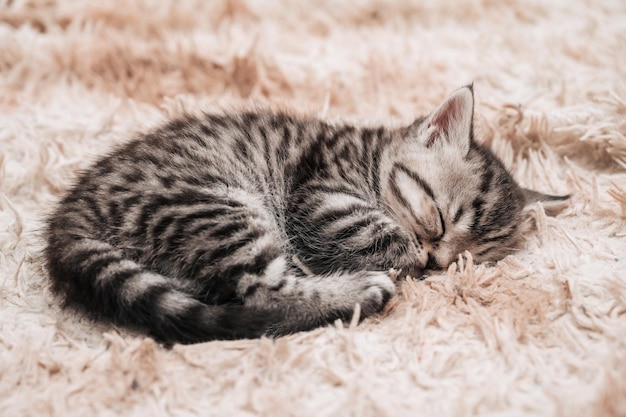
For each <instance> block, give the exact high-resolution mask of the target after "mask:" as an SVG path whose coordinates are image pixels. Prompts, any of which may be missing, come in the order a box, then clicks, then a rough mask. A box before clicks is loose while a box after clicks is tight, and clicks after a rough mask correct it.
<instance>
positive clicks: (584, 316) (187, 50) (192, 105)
mask: <svg viewBox="0 0 626 417" xmlns="http://www.w3.org/2000/svg"><path fill="white" fill-rule="evenodd" d="M625 76H626V2H624V1H623V0H614V1H611V0H606V1H602V2H600V1H592V0H568V1H566V0H563V1H558V0H551V1H550V0H548V1H544V0H527V1H522V0H515V1H508V2H501V1H489V0H459V1H426V0H423V1H419V0H407V1H393V2H392V1H382V0H357V1H332V0H322V1H320V0H306V1H298V2H296V1H293V2H287V1H284V2H281V1H278V0H250V1H243V0H223V1H222V0H216V1H204V0H196V1H193V0H189V1H188V0H153V1H149V0H136V1H127V0H111V1H91V2H90V1H70V0H67V1H62V0H13V1H11V0H4V1H2V2H1V4H0V109H1V110H0V190H1V192H0V415H2V416H7V417H8V416H38V417H41V416H48V415H53V416H95V415H101V416H106V415H117V414H120V415H137V416H163V415H175V416H190V415H215V416H253V415H264V416H299V417H302V416H394V417H395V416H412V417H413V416H469V415H489V416H496V415H506V416H515V415H520V416H521V415H523V416H618V415H621V416H624V415H626V239H625V237H626V227H625V221H626V137H625V135H626V84H625V78H626V77H625ZM470 81H473V82H474V86H475V92H476V100H477V107H476V117H477V121H476V124H477V129H478V133H479V137H480V140H482V141H484V142H487V143H489V144H490V145H491V147H492V148H493V149H494V150H495V151H496V152H497V153H498V155H500V156H501V157H502V158H503V160H504V161H505V163H506V165H507V166H508V167H509V168H510V169H511V172H512V173H513V174H514V176H515V177H516V178H517V179H518V180H519V182H520V183H522V184H523V185H524V186H528V187H534V188H536V189H539V190H541V191H544V192H551V193H555V194H558V193H571V195H572V197H571V200H570V201H569V202H568V203H567V204H566V205H565V206H564V207H561V208H560V209H559V210H558V211H556V212H554V213H546V210H545V209H544V208H543V207H542V206H540V205H535V206H533V207H531V209H530V210H529V211H528V216H529V221H531V222H532V223H533V224H534V225H535V227H534V228H533V231H532V233H529V234H528V236H527V240H526V244H525V247H524V248H523V250H521V251H520V252H519V253H517V254H515V255H514V256H510V257H508V258H506V259H504V260H503V261H501V262H499V263H498V264H497V265H495V266H484V265H475V264H473V263H472V261H471V259H462V260H460V261H459V262H457V263H456V264H454V265H452V266H451V267H450V269H449V270H447V271H443V272H442V273H440V274H437V275H433V276H429V277H427V278H426V279H424V280H422V281H412V280H402V282H401V283H400V285H399V286H400V291H399V294H398V296H397V297H395V298H394V299H393V300H392V302H391V303H390V305H389V308H387V309H386V310H385V312H384V313H382V314H380V315H378V316H376V317H374V318H371V319H368V320H365V321H364V322H363V323H361V324H359V325H356V324H355V323H352V324H349V323H346V324H341V323H336V325H334V326H328V327H325V328H321V329H318V330H315V331H311V332H306V333H300V334H295V335H292V336H289V337H284V338H280V339H277V340H270V339H260V340H244V341H235V342H212V343H204V344H199V345H194V346H174V347H173V348H171V349H166V348H164V347H162V346H159V345H158V344H156V343H155V342H154V341H153V340H151V339H150V338H147V337H145V336H143V335H141V334H138V333H136V332H133V331H131V330H128V329H119V328H114V327H112V326H111V325H108V324H104V323H97V322H94V321H92V320H90V319H88V318H86V317H84V316H82V315H81V314H78V313H76V312H74V311H66V310H63V309H61V308H60V306H59V300H57V299H56V298H55V297H54V296H53V295H52V293H51V291H50V289H49V285H48V283H47V280H46V274H45V271H44V269H43V268H42V264H41V255H40V251H41V248H42V243H41V239H40V231H41V228H42V224H43V223H42V219H43V218H44V216H45V214H46V212H48V211H49V210H50V208H51V207H52V205H53V204H54V202H55V201H56V200H57V199H58V198H59V196H60V195H61V193H62V192H63V190H64V188H65V187H66V186H67V185H68V184H69V183H70V182H71V181H72V179H73V178H74V176H75V175H76V172H77V170H79V169H81V168H84V167H86V166H87V165H88V164H89V163H90V161H92V160H93V158H94V157H95V156H96V155H98V154H100V153H101V152H105V151H106V150H108V149H110V148H111V147H112V146H114V145H115V144H118V143H122V142H124V141H125V140H128V138H130V136H131V135H132V134H133V132H137V131H141V130H143V129H146V128H148V127H151V126H154V125H155V124H157V123H159V122H160V121H162V120H164V119H165V118H166V117H168V116H170V115H173V114H178V113H180V112H181V111H184V110H186V111H192V112H193V111H199V110H215V109H228V108H238V107H241V106H254V105H267V106H270V107H289V108H292V109H295V111H298V112H308V113H318V114H322V115H324V116H325V117H329V118H338V117H341V118H350V119H355V120H365V121H370V120H378V121H389V122H397V121H407V120H410V119H411V118H412V117H414V116H415V115H417V114H421V113H424V112H426V111H428V110H429V109H431V108H433V107H434V106H435V105H436V104H437V103H438V102H440V101H441V100H442V99H443V98H444V96H445V95H446V94H447V93H449V92H451V91H453V90H454V89H456V88H457V87H459V86H460V85H463V84H465V83H467V82H470Z"/></svg>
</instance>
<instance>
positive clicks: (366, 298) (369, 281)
mask: <svg viewBox="0 0 626 417" xmlns="http://www.w3.org/2000/svg"><path fill="white" fill-rule="evenodd" d="M361 288H362V290H361V297H360V300H358V301H357V302H358V303H359V304H360V305H361V311H362V312H363V315H364V316H367V315H369V314H373V313H376V312H378V311H380V310H382V309H383V307H384V306H385V304H387V301H389V299H390V298H391V297H392V296H393V295H394V294H395V293H396V285H395V284H394V282H393V281H392V279H391V278H390V277H389V273H388V272H377V271H376V272H374V271H366V272H363V276H362V277H361Z"/></svg>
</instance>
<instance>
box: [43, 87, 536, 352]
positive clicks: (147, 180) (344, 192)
mask: <svg viewBox="0 0 626 417" xmlns="http://www.w3.org/2000/svg"><path fill="white" fill-rule="evenodd" d="M472 112H473V97H472V92H471V88H468V87H466V88H464V89H461V90H459V91H457V92H456V93H455V94H453V95H452V96H451V97H450V98H448V99H447V100H446V102H444V103H443V104H442V106H441V107H440V108H439V109H437V110H436V111H435V112H434V113H433V114H432V115H431V116H429V117H427V118H422V119H419V120H417V121H416V122H415V123H414V124H412V125H411V126H409V127H404V128H386V127H358V126H352V125H347V124H331V123H327V122H324V121H321V120H317V119H308V118H301V117H295V116H291V115H288V114H285V113H271V112H262V111H251V112H240V113H236V114H229V115H211V114H206V115H203V116H200V117H194V116H187V117H184V118H181V119H178V120H175V121H172V122H170V123H169V124H167V125H165V126H162V127H160V128H158V129H156V130H154V131H152V132H150V133H147V134H146V135H144V136H142V137H140V138H137V139H135V140H133V141H131V142H129V143H128V144H126V145H125V146H123V147H121V148H119V149H117V150H115V151H114V152H112V153H111V154H109V155H107V156H105V157H103V158H102V159H100V160H99V161H98V162H97V163H95V164H94V165H93V166H92V167H91V168H89V169H88V170H86V171H85V172H83V173H82V175H80V176H79V178H78V180H77V182H76V184H75V185H74V186H73V187H72V188H71V189H70V190H69V192H68V193H67V195H66V196H65V197H64V198H63V199H62V200H61V202H60V203H59V205H58V207H57V209H56V211H55V212H54V213H53V214H52V215H51V216H50V217H49V219H48V228H47V248H46V252H45V255H46V259H47V268H48V271H49V275H50V277H51V279H52V281H53V283H54V288H55V289H56V291H57V292H58V293H60V294H62V295H63V296H64V297H65V298H66V301H67V302H68V303H70V304H72V305H78V306H81V307H82V308H84V309H85V310H86V311H88V312H89V313H91V314H93V315H94V316H96V317H100V318H106V319H110V320H112V321H113V322H115V323H119V324H123V325H133V326H140V327H143V328H145V329H147V330H148V331H149V332H150V334H151V335H152V336H154V337H155V338H157V339H159V340H161V341H164V342H181V343H193V342H200V341H206V340H212V339H231V338H248V337H258V336H261V335H272V336H276V335H282V334H286V333H290V332H294V331H298V330H305V329H310V328H313V327H316V326H320V325H323V324H325V323H329V322H332V321H333V320H336V319H338V318H339V319H346V318H350V317H351V316H352V314H353V311H354V308H355V305H356V304H357V303H358V304H360V306H361V311H362V317H365V316H367V315H370V314H372V313H375V312H376V311H379V310H380V309H381V308H382V307H383V306H384V305H385V303H386V301H387V300H388V299H389V298H390V297H391V296H392V295H393V294H394V292H395V286H394V283H393V282H392V280H391V279H390V277H389V276H388V273H387V271H388V270H389V269H390V268H396V269H401V270H403V271H404V272H408V273H411V274H413V275H414V276H421V275H422V274H423V271H424V270H425V269H426V268H430V267H442V266H445V265H447V264H448V263H449V262H451V261H452V260H453V259H454V257H455V256H456V255H457V254H458V253H460V252H462V251H463V250H470V251H472V252H473V253H474V254H475V255H476V257H477V258H478V259H481V260H495V259H499V258H500V257H502V256H504V255H505V254H507V253H509V251H510V250H513V249H514V248H515V247H517V244H518V243H519V240H520V237H519V232H518V225H519V223H520V213H521V210H522V207H523V205H524V194H523V191H522V190H521V189H520V188H519V187H518V186H517V185H516V184H515V182H514V181H513V179H512V178H511V177H510V175H509V174H508V173H507V172H506V170H505V169H504V167H503V166H502V164H501V163H500V162H499V161H498V160H497V158H496V157H495V156H494V155H493V154H492V153H491V152H490V151H489V150H487V149H486V148H484V147H482V146H481V145H479V144H477V143H476V142H475V141H474V140H473V138H472V131H471V126H472Z"/></svg>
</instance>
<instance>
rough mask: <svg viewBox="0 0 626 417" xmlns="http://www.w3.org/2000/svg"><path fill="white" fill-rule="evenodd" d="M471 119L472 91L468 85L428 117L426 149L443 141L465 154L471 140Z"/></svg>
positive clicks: (451, 95)
mask: <svg viewBox="0 0 626 417" xmlns="http://www.w3.org/2000/svg"><path fill="white" fill-rule="evenodd" d="M473 118H474V91H473V88H472V86H471V85H468V86H465V87H462V88H459V89H458V90H456V91H455V92H454V93H452V94H450V96H449V97H448V98H446V100H445V101H444V102H443V103H442V104H441V105H440V106H439V107H438V108H437V110H435V111H434V112H433V113H432V114H431V115H430V116H429V117H428V119H427V120H426V121H427V123H428V125H427V126H428V127H427V128H426V142H425V145H426V147H430V146H432V145H433V144H435V143H436V142H437V141H440V140H445V141H447V142H448V143H450V144H451V145H455V146H457V147H459V148H460V149H461V150H462V151H464V153H467V152H468V151H469V146H470V142H471V140H472V126H473Z"/></svg>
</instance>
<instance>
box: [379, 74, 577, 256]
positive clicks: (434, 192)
mask: <svg viewBox="0 0 626 417" xmlns="http://www.w3.org/2000/svg"><path fill="white" fill-rule="evenodd" d="M473 113H474V95H473V91H472V87H471V86H468V87H463V88H461V89H459V90H457V91H455V92H454V93H453V94H451V95H450V96H449V97H448V98H447V99H446V100H445V101H444V102H443V103H442V104H441V105H440V106H439V107H438V108H437V109H436V110H435V111H434V112H433V113H432V114H430V115H429V116H428V117H425V118H422V119H418V120H417V121H416V122H414V123H413V124H412V125H411V126H410V127H408V128H406V129H403V131H402V132H403V133H402V136H403V139H402V141H401V142H402V143H401V144H400V145H399V146H398V148H397V149H396V151H395V152H394V153H395V156H394V161H393V163H392V165H391V166H390V170H389V173H388V181H387V183H386V184H387V185H386V187H385V189H384V201H385V204H386V206H387V209H388V210H389V213H390V215H391V216H392V217H393V218H394V219H395V220H396V221H397V222H398V223H400V224H401V225H403V226H404V228H405V229H407V230H408V231H409V232H410V233H411V234H412V235H413V236H414V239H415V241H416V244H417V247H418V253H417V259H418V261H419V263H420V264H421V265H420V266H423V267H425V268H441V267H445V266H447V265H448V264H450V263H451V262H453V261H454V260H456V258H457V256H458V254H460V253H463V252H464V251H466V250H467V251H469V252H470V253H472V255H473V258H474V259H475V260H476V261H478V262H484V261H495V260H498V259H501V258H503V257H504V256H506V255H507V254H509V253H511V252H513V251H515V250H516V249H517V248H518V247H519V245H520V243H521V237H522V236H521V234H522V231H521V228H520V225H521V223H522V210H523V209H524V206H525V205H527V204H529V203H532V202H534V201H538V200H555V199H564V198H567V197H553V196H547V195H544V194H541V193H537V192H534V191H530V190H525V189H522V188H521V187H519V186H518V185H517V183H516V182H515V180H514V179H513V178H512V177H511V175H510V174H509V173H508V172H507V170H506V168H505V167H504V165H503V164H502V162H500V160H499V159H498V158H497V157H496V156H495V155H494V154H493V153H492V152H491V151H490V150H489V149H487V148H486V147H484V146H483V145H481V144H478V143H476V141H474V137H473Z"/></svg>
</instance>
